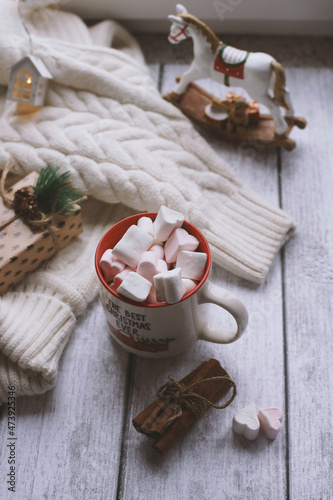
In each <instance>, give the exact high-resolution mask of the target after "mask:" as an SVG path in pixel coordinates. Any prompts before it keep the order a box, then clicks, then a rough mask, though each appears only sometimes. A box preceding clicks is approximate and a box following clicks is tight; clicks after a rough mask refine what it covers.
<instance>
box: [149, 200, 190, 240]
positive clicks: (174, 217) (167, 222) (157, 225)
mask: <svg viewBox="0 0 333 500" xmlns="http://www.w3.org/2000/svg"><path fill="white" fill-rule="evenodd" d="M183 222H184V216H183V214H181V213H180V212H176V210H171V208H168V207H165V206H164V205H162V206H161V207H160V209H159V211H158V214H157V216H156V219H155V221H154V233H155V238H156V239H157V240H160V241H166V240H167V239H168V238H169V236H170V234H171V233H172V231H173V230H174V229H176V228H177V227H181V226H182V225H183Z"/></svg>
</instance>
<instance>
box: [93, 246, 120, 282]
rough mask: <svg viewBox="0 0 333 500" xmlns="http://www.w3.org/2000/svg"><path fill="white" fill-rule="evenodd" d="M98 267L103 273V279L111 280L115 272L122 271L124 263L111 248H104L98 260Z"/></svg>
mask: <svg viewBox="0 0 333 500" xmlns="http://www.w3.org/2000/svg"><path fill="white" fill-rule="evenodd" d="M99 267H100V269H101V271H102V273H103V276H104V279H105V281H106V282H109V281H112V280H113V278H114V277H115V276H116V274H118V273H120V272H121V271H123V269H125V267H126V265H125V264H124V262H122V261H121V260H119V259H117V258H116V257H115V256H114V255H113V253H112V250H106V251H105V252H104V253H103V255H102V258H101V260H100V261H99Z"/></svg>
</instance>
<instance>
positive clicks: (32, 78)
mask: <svg viewBox="0 0 333 500" xmlns="http://www.w3.org/2000/svg"><path fill="white" fill-rule="evenodd" d="M51 79H52V75H51V73H50V72H49V70H48V69H47V67H46V66H45V64H44V63H43V61H42V60H41V59H39V58H38V57H35V56H32V55H30V56H26V57H23V59H20V60H19V61H18V62H16V63H15V64H14V65H13V66H12V67H11V74H10V78H9V85H8V91H7V99H9V100H11V101H16V102H18V103H22V104H26V105H30V106H36V107H40V106H43V104H44V100H45V95H46V90H47V85H48V81H49V80H51Z"/></svg>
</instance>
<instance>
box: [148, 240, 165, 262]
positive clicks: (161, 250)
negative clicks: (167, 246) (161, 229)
mask: <svg viewBox="0 0 333 500" xmlns="http://www.w3.org/2000/svg"><path fill="white" fill-rule="evenodd" d="M149 252H154V253H155V254H156V256H157V258H158V259H163V258H164V248H163V246H162V245H158V244H156V243H155V244H154V245H152V246H151V247H150V248H149Z"/></svg>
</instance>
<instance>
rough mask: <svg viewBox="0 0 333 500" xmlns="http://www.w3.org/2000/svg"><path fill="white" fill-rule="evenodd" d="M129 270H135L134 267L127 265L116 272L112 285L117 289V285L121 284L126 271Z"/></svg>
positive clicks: (126, 273)
mask: <svg viewBox="0 0 333 500" xmlns="http://www.w3.org/2000/svg"><path fill="white" fill-rule="evenodd" d="M131 271H135V269H134V268H132V267H128V266H127V267H125V269H124V270H123V271H121V272H120V273H118V274H116V276H115V277H114V279H113V286H114V288H115V289H117V288H118V286H119V285H121V283H122V282H123V281H124V279H125V278H126V276H127V275H128V273H130V272H131Z"/></svg>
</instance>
